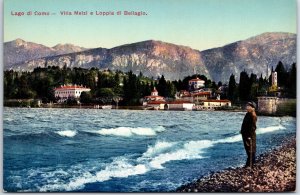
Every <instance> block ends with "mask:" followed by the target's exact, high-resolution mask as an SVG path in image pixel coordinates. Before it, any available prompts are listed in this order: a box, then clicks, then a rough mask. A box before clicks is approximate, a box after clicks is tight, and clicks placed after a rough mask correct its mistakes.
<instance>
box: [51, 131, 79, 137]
mask: <svg viewBox="0 0 300 195" xmlns="http://www.w3.org/2000/svg"><path fill="white" fill-rule="evenodd" d="M55 133H57V134H58V135H60V136H63V137H74V136H75V135H76V134H77V131H72V130H64V131H57V132H55Z"/></svg>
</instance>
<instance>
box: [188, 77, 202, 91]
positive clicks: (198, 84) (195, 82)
mask: <svg viewBox="0 0 300 195" xmlns="http://www.w3.org/2000/svg"><path fill="white" fill-rule="evenodd" d="M204 86H205V81H204V80H201V79H199V78H195V79H191V80H189V90H191V91H194V90H196V89H200V88H203V87H204Z"/></svg>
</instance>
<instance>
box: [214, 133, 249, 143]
mask: <svg viewBox="0 0 300 195" xmlns="http://www.w3.org/2000/svg"><path fill="white" fill-rule="evenodd" d="M242 140H243V138H242V135H241V134H238V135H234V136H231V137H227V138H224V139H220V140H217V141H215V143H234V142H239V141H242Z"/></svg>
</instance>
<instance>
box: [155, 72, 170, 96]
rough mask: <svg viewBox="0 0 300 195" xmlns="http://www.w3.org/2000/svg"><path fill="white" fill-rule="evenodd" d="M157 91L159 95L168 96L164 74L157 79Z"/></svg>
mask: <svg viewBox="0 0 300 195" xmlns="http://www.w3.org/2000/svg"><path fill="white" fill-rule="evenodd" d="M157 91H158V94H159V95H160V96H163V97H167V96H168V89H167V81H166V79H165V77H164V75H162V76H161V78H160V79H159V81H158V84H157Z"/></svg>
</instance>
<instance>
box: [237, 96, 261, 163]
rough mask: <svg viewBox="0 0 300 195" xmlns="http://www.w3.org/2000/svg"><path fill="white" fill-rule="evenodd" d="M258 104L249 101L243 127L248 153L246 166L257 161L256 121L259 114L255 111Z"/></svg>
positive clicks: (242, 131)
mask: <svg viewBox="0 0 300 195" xmlns="http://www.w3.org/2000/svg"><path fill="white" fill-rule="evenodd" d="M255 108H256V104H255V102H248V103H247V107H246V109H247V113H246V115H245V117H244V120H243V124H242V127H241V134H242V137H243V142H244V147H245V150H246V153H247V156H248V158H247V162H246V167H249V166H250V165H253V164H254V163H255V153H256V133H255V130H256V121H257V116H256V113H255Z"/></svg>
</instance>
